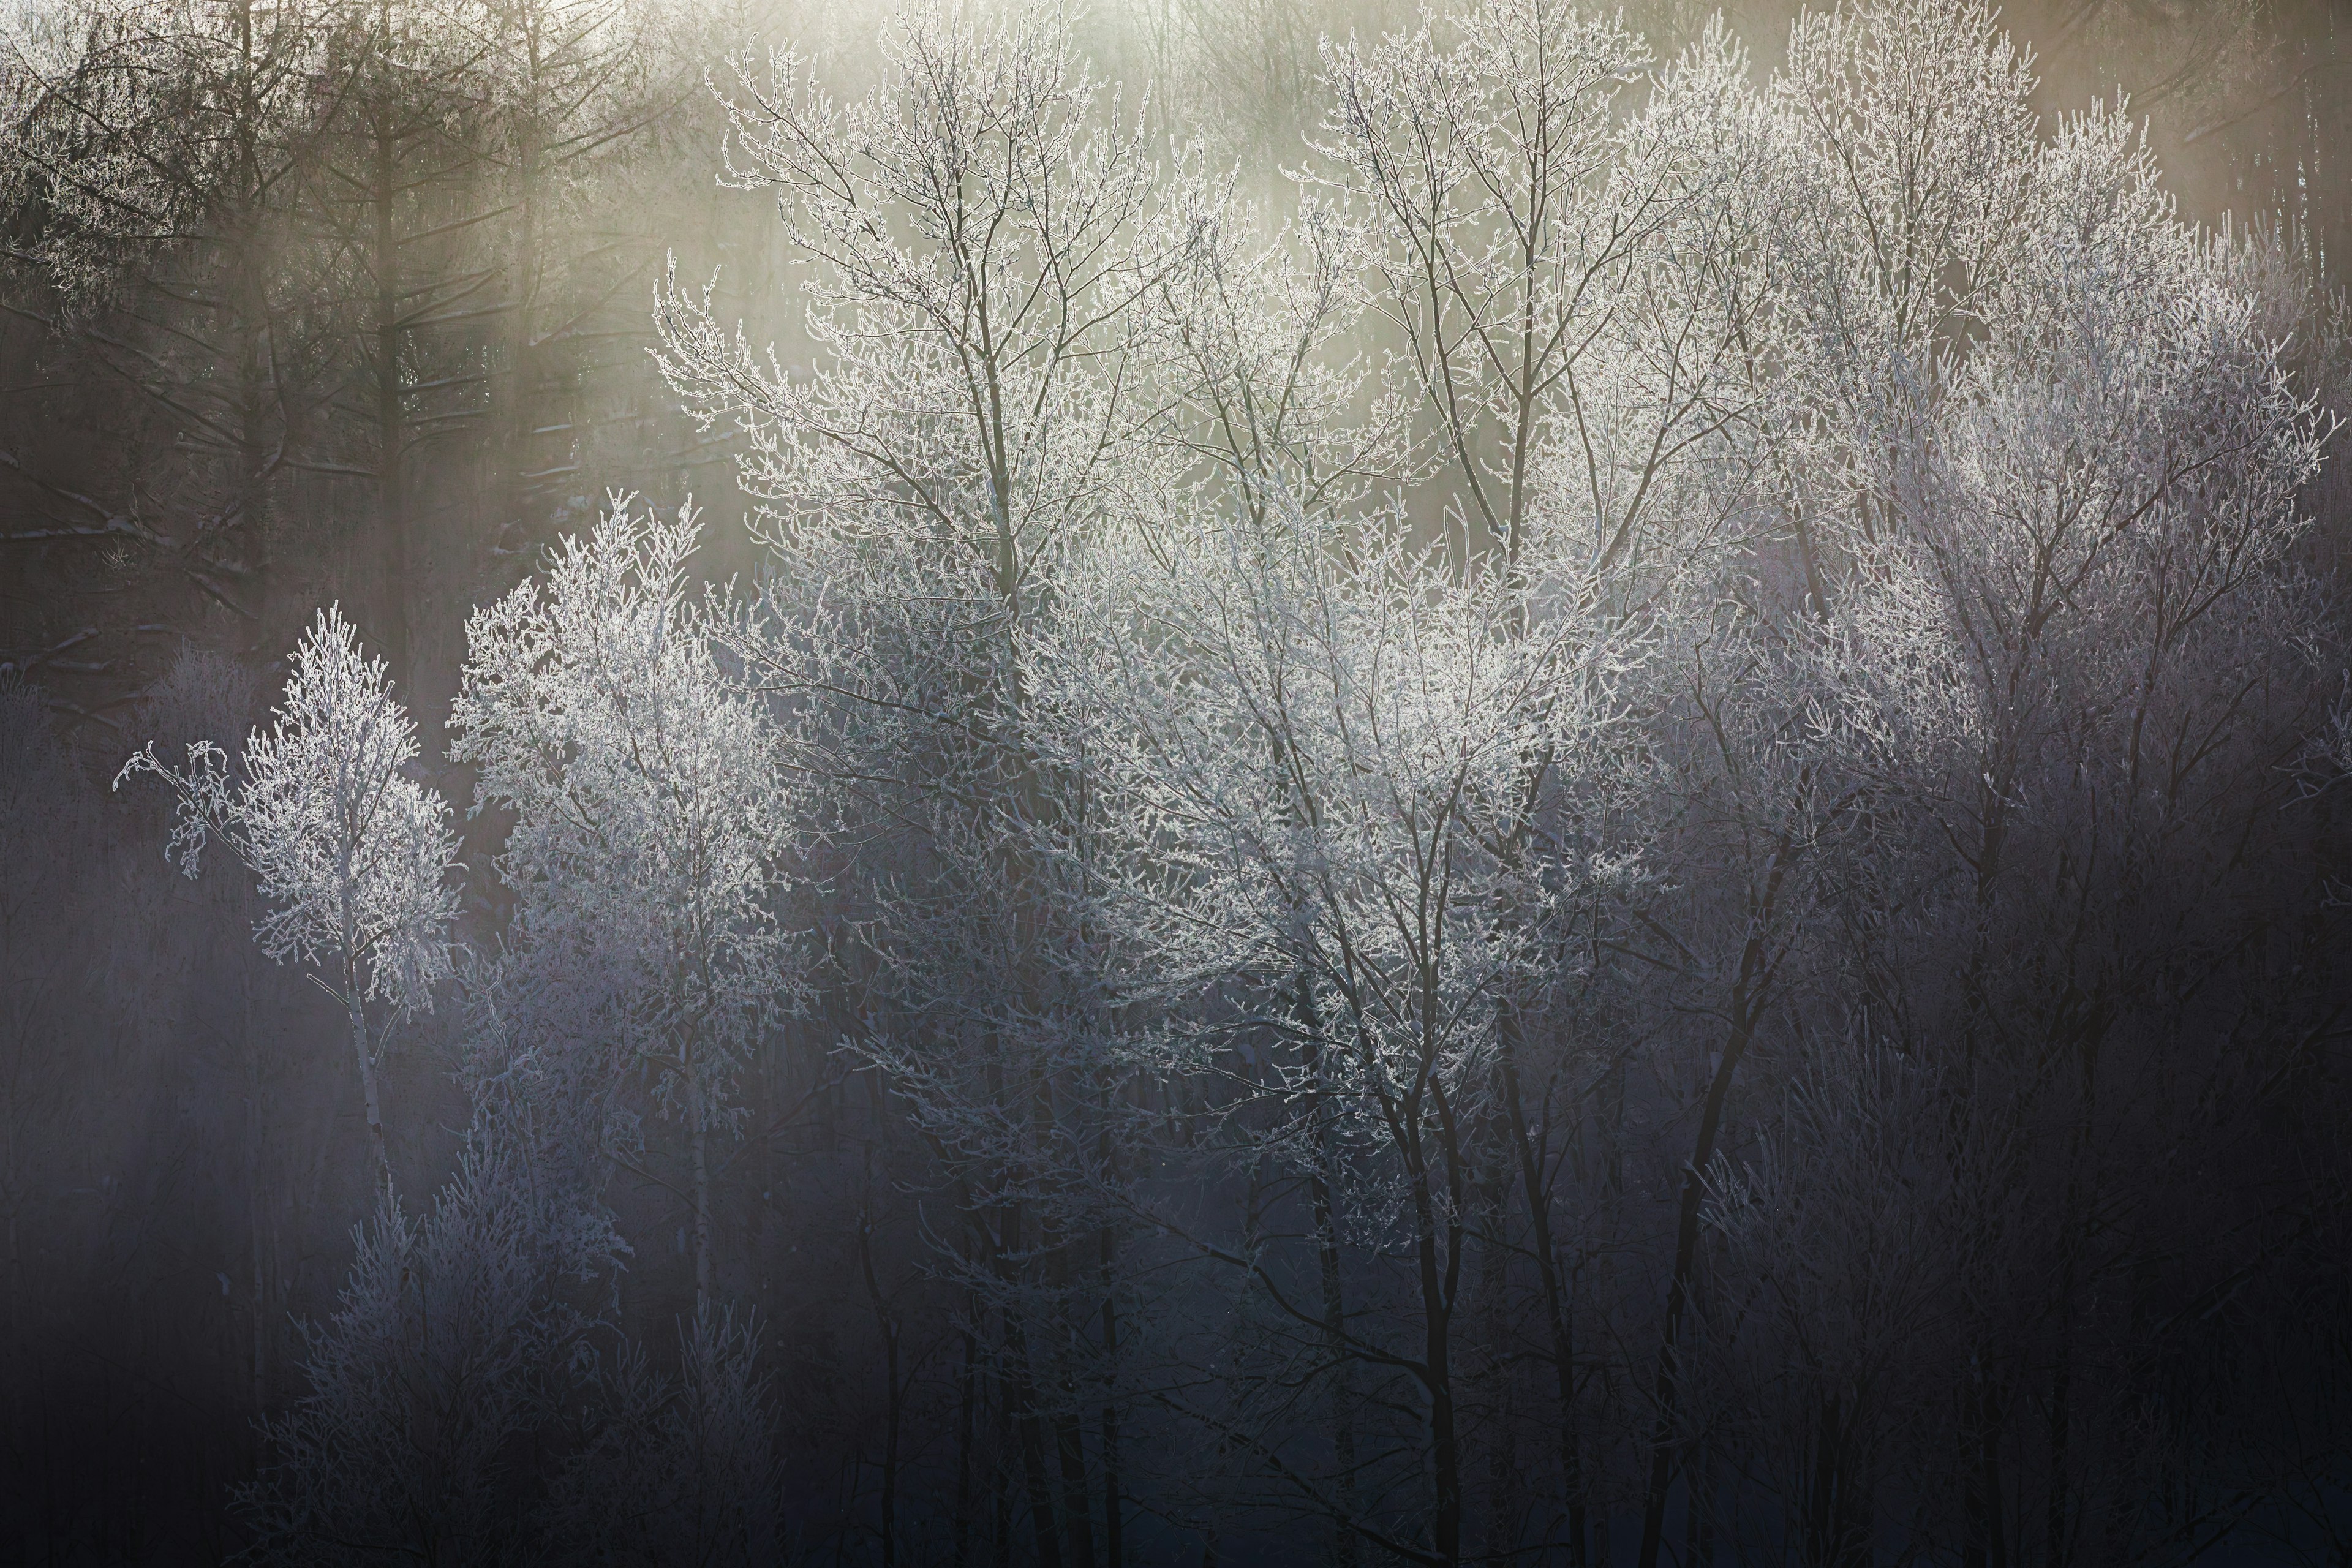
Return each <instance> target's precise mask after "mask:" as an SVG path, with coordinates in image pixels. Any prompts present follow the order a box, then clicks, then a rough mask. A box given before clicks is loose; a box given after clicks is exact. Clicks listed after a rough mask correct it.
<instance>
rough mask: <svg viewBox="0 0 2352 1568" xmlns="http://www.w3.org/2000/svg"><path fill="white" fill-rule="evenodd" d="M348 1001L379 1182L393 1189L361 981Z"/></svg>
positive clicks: (387, 1189) (380, 1187) (354, 985)
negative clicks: (361, 1001)
mask: <svg viewBox="0 0 2352 1568" xmlns="http://www.w3.org/2000/svg"><path fill="white" fill-rule="evenodd" d="M345 1005H346V1006H348V1007H349V1008H350V1009H351V1021H352V1054H353V1055H354V1056H356V1057H357V1058H359V1064H360V1092H361V1094H362V1096H363V1097H364V1099H365V1100H366V1104H367V1124H368V1142H369V1143H370V1144H371V1145H372V1146H373V1149H374V1150H375V1184H376V1187H377V1189H378V1191H379V1193H380V1194H381V1193H386V1192H390V1191H391V1190H392V1154H391V1152H390V1149H389V1148H388V1146H387V1145H386V1144H385V1142H384V1137H383V1098H382V1096H381V1095H380V1094H379V1093H378V1091H377V1089H376V1078H375V1057H374V1053H373V1051H371V1050H370V1049H369V1048H368V1026H367V1013H366V1010H365V1009H364V1008H363V1007H362V1005H360V989H359V985H358V984H357V982H356V981H355V980H354V981H353V982H352V985H351V990H350V992H349V999H348V1001H347V1002H346V1003H345Z"/></svg>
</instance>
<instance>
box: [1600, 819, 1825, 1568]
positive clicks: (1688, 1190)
mask: <svg viewBox="0 0 2352 1568" xmlns="http://www.w3.org/2000/svg"><path fill="white" fill-rule="evenodd" d="M1788 857H1789V847H1788V845H1787V844H1786V843H1785V842H1784V843H1783V844H1782V845H1781V846H1780V848H1779V850H1778V851H1777V852H1776V853H1775V855H1774V857H1773V860H1772V868H1771V870H1770V872H1769V874H1768V875H1767V877H1766V879H1765V888H1764V893H1763V897H1762V899H1761V900H1760V906H1759V910H1758V913H1757V915H1756V917H1755V920H1756V923H1755V926H1754V928H1753V929H1751V931H1749V934H1748V941H1747V942H1746V944H1745V945H1744V947H1743V949H1742V951H1741V953H1740V958H1739V974H1738V978H1737V979H1736V980H1734V981H1733V982H1732V986H1731V998H1730V1000H1731V1008H1730V1013H1731V1029H1730V1033H1729V1034H1728V1035H1727V1037H1725V1039H1724V1042H1723V1056H1722V1058H1721V1059H1720V1060H1719V1061H1717V1063H1716V1068H1715V1077H1714V1079H1713V1080H1712V1081H1711V1082H1709V1083H1708V1085H1707V1089H1706V1104H1705V1106H1704V1107H1703V1108H1702V1110H1700V1113H1699V1123H1698V1137H1697V1139H1696V1142H1694V1144H1693V1146H1692V1149H1691V1158H1690V1163H1689V1164H1687V1165H1685V1166H1684V1167H1683V1190H1682V1202H1681V1205H1680V1206H1679V1209H1678V1212H1677V1214H1676V1215H1675V1265H1674V1273H1673V1276H1672V1277H1671V1278H1670V1279H1668V1281H1667V1285H1666V1321H1665V1326H1664V1331H1663V1332H1662V1333H1661V1334H1660V1336H1659V1344H1658V1367H1657V1375H1656V1381H1655V1382H1654V1384H1653V1385H1652V1386H1653V1389H1654V1403H1655V1405H1656V1410H1657V1416H1656V1422H1655V1425H1654V1427H1653V1429H1652V1433H1651V1438H1650V1481H1649V1487H1648V1489H1647V1491H1646V1493H1645V1494H1644V1496H1643V1503H1642V1545H1641V1551H1640V1555H1639V1556H1638V1557H1637V1558H1636V1560H1635V1561H1636V1563H1638V1564H1639V1568H1658V1552H1659V1548H1660V1547H1661V1546H1662V1545H1663V1544H1664V1541H1665V1527H1666V1493H1667V1491H1668V1489H1670V1488H1671V1487H1672V1486H1673V1485H1674V1475H1675V1450H1674V1438H1675V1421H1676V1419H1677V1417H1678V1416H1679V1415H1680V1414H1681V1411H1680V1394H1681V1386H1682V1364H1681V1357H1682V1349H1683V1346H1682V1328H1683V1317H1684V1314H1685V1312H1686V1311H1687V1310H1689V1306H1690V1297H1691V1284H1692V1279H1693V1276H1694V1275H1695V1273H1696V1269H1697V1265H1698V1219H1699V1209H1700V1206H1701V1205H1703V1204H1704V1203H1705V1201H1706V1168H1707V1166H1708V1165H1709V1164H1710V1163H1713V1161H1714V1159H1715V1142H1716V1138H1717V1134H1718V1133H1719V1132H1720V1131H1722V1128H1723V1109H1724V1104H1725V1102H1726V1101H1727V1100H1728V1099H1729V1098H1730V1094H1731V1080H1732V1076H1733V1074H1735V1073H1736V1072H1738V1069H1739V1058H1740V1057H1741V1056H1742V1055H1744V1054H1745V1053H1746V1052H1747V1049H1748V1041H1749V1040H1750V1039H1752V1038H1754V1037H1755V1030H1756V1023H1757V1020H1758V1018H1759V1016H1761V1013H1762V1010H1763V1004H1764V993H1765V990H1766V988H1767V984H1768V981H1769V975H1768V974H1767V973H1766V964H1765V957H1764V942H1765V938H1766V934H1767V932H1768V931H1769V928H1770V925H1771V922H1772V917H1773V913H1774V911H1775V909H1776V906H1777V905H1778V903H1779V901H1780V886H1781V881H1782V879H1783V876H1784V875H1785V872H1786V869H1787V865H1788Z"/></svg>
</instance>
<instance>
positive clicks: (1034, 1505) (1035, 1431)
mask: <svg viewBox="0 0 2352 1568" xmlns="http://www.w3.org/2000/svg"><path fill="white" fill-rule="evenodd" d="M1004 1348H1005V1352H1006V1359H1007V1360H1008V1362H1009V1363H1011V1372H1012V1379H1013V1387H1012V1390H1011V1392H1012V1395H1013V1400H1012V1403H1013V1427H1014V1429H1015V1430H1016V1431H1017V1432H1018V1433H1019V1434H1020V1437H1021V1468H1022V1471H1023V1473H1024V1476H1025V1477H1026V1478H1027V1479H1028V1482H1029V1528H1030V1531H1031V1533H1032V1535H1033V1536H1034V1538H1035V1540H1036V1543H1037V1562H1038V1563H1039V1564H1041V1568H1062V1531H1061V1527H1060V1525H1059V1523H1058V1522H1057V1521H1055V1518H1054V1491H1053V1487H1052V1484H1051V1483H1050V1482H1049V1481H1048V1480H1047V1479H1046V1478H1045V1420H1044V1418H1043V1417H1041V1416H1040V1415H1038V1413H1037V1394H1036V1387H1037V1385H1036V1381H1035V1376H1034V1373H1033V1372H1032V1370H1031V1368H1030V1364H1029V1336H1028V1335H1027V1334H1026V1333H1025V1332H1024V1331H1023V1330H1022V1327H1021V1319H1020V1316H1019V1314H1018V1313H1017V1312H1015V1311H1013V1310H1011V1309H1010V1308H1008V1309H1007V1310H1006V1311H1005V1314H1004Z"/></svg>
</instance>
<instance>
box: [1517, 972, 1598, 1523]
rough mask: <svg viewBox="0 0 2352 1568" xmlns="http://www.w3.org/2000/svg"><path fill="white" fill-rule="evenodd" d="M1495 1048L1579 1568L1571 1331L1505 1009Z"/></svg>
mask: <svg viewBox="0 0 2352 1568" xmlns="http://www.w3.org/2000/svg"><path fill="white" fill-rule="evenodd" d="M1495 1038H1496V1049H1497V1055H1498V1057H1499V1061H1498V1063H1497V1066H1498V1068H1499V1070H1500V1076H1501V1079H1502V1089H1503V1110H1504V1113H1505V1115H1506V1116H1507V1117H1508V1118H1509V1120H1510V1130H1511V1142H1512V1146H1513V1147H1514V1149H1515V1150H1516V1151H1517V1154H1518V1162H1519V1185H1520V1187H1521V1189H1522V1191H1523V1192H1524V1193H1525V1194H1526V1195H1527V1203H1528V1230H1529V1232H1530V1235H1529V1237H1528V1240H1529V1242H1530V1244H1531V1245H1530V1247H1529V1250H1530V1251H1532V1252H1533V1253H1534V1254H1535V1258H1536V1277H1537V1279H1538V1281H1539V1282H1540V1283H1541V1284H1542V1286H1543V1296H1544V1317H1545V1326H1546V1327H1547V1328H1549V1330H1550V1331H1551V1361H1552V1370H1553V1373H1554V1383H1555V1385H1556V1388H1557V1394H1558V1401H1559V1405H1558V1416H1557V1420H1558V1425H1559V1482H1560V1491H1561V1496H1562V1498H1563V1499H1564V1500H1565V1501H1566V1505H1567V1509H1568V1560H1569V1563H1570V1568H1584V1478H1583V1474H1582V1469H1581V1466H1580V1462H1579V1455H1578V1452H1577V1440H1576V1330H1575V1324H1574V1321H1573V1320H1572V1318H1571V1316H1570V1303H1569V1299H1568V1290H1567V1288H1566V1281H1565V1280H1564V1279H1562V1276H1561V1271H1560V1267H1559V1248H1558V1247H1556V1246H1555V1245H1554V1244H1553V1241H1552V1234H1551V1187H1550V1184H1549V1183H1547V1182H1546V1181H1545V1180H1544V1173H1543V1154H1542V1152H1541V1151H1540V1150H1538V1148H1537V1147H1536V1141H1535V1137H1534V1134H1533V1131H1532V1130H1531V1129H1530V1128H1529V1126H1528V1110H1527V1099H1526V1095H1525V1094H1524V1092H1523V1089H1522V1086H1521V1084H1520V1081H1519V1046H1520V1044H1521V1041H1520V1031H1519V1015H1518V1010H1517V1008H1516V1007H1510V1006H1506V1007H1505V1008H1503V1010H1502V1016H1500V1017H1499V1018H1498V1019H1497V1020H1496V1030H1495Z"/></svg>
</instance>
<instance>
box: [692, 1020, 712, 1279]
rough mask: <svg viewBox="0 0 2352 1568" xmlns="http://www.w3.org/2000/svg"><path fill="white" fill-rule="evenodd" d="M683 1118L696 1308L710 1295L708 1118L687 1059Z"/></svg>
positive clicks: (699, 1083) (699, 1085) (698, 1087)
mask: <svg viewBox="0 0 2352 1568" xmlns="http://www.w3.org/2000/svg"><path fill="white" fill-rule="evenodd" d="M687 1060H688V1074H687V1080H686V1116H687V1121H688V1138H689V1140H690V1141H691V1142H692V1145H693V1158H694V1296H695V1300H696V1302H697V1303H698V1304H699V1303H701V1302H705V1301H708V1300H710V1299H711V1295H710V1117H709V1110H708V1108H707V1107H706V1106H705V1105H704V1103H703V1093H702V1084H701V1081H700V1079H698V1078H697V1077H696V1076H695V1074H694V1072H693V1070H692V1068H693V1065H694V1059H693V1058H692V1056H691V1055H689V1056H688V1058H687Z"/></svg>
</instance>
